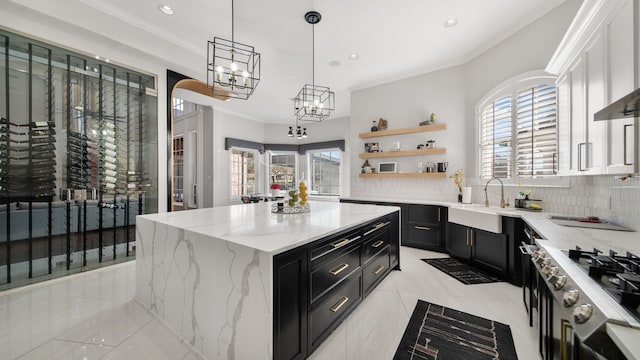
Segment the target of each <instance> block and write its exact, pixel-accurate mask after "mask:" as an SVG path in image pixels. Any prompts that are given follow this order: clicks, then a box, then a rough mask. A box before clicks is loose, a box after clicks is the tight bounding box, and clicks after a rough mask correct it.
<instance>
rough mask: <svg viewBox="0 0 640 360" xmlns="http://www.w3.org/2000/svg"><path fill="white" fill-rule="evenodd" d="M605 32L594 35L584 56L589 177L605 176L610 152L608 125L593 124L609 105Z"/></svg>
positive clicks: (602, 122) (596, 122)
mask: <svg viewBox="0 0 640 360" xmlns="http://www.w3.org/2000/svg"><path fill="white" fill-rule="evenodd" d="M604 49H605V47H604V36H603V35H602V32H597V33H596V34H594V36H593V38H592V39H591V42H590V43H589V44H588V45H587V49H586V52H585V56H584V61H585V62H586V89H585V90H586V104H585V105H586V111H587V113H586V117H585V122H586V134H585V135H586V136H585V138H586V141H585V142H586V145H585V146H584V148H585V150H584V151H586V154H585V157H586V160H587V161H588V163H587V164H586V167H585V169H586V170H585V171H586V172H587V173H588V174H602V173H603V172H604V170H605V164H604V158H605V156H606V151H605V147H604V143H605V140H606V131H607V128H606V125H607V123H606V122H604V121H593V115H594V114H595V113H596V112H598V111H600V110H601V109H602V108H604V107H605V105H606V101H605V99H606V84H605V79H604V75H605V66H604V63H605V54H606V53H605V51H604Z"/></svg>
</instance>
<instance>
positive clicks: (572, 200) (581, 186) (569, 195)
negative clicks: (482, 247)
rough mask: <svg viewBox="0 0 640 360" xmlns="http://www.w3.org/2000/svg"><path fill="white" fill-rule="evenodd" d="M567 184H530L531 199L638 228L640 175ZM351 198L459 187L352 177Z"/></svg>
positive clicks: (450, 194) (435, 193) (440, 196)
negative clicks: (545, 185)
mask: <svg viewBox="0 0 640 360" xmlns="http://www.w3.org/2000/svg"><path fill="white" fill-rule="evenodd" d="M569 183H570V184H571V185H570V186H569V187H535V186H530V189H531V190H532V192H533V193H532V195H531V197H532V198H535V199H540V200H542V201H543V205H544V209H545V211H546V212H549V213H556V214H563V215H569V216H591V215H593V216H599V217H601V218H607V219H608V218H612V221H614V220H615V222H617V223H619V224H621V225H624V226H627V227H630V228H632V229H636V230H640V206H638V203H639V202H640V178H637V177H636V178H631V179H628V180H626V181H622V180H620V179H618V178H616V177H614V176H575V177H571V178H570V182H569ZM351 185H352V186H351V196H352V197H369V198H375V199H397V200H407V201H410V200H437V201H457V198H458V189H457V188H456V186H455V185H453V183H452V182H451V180H450V179H426V180H425V179H396V180H392V179H360V178H358V177H354V178H352V179H351ZM472 188H473V191H472V199H473V202H474V203H484V183H483V184H482V185H473V186H472ZM504 191H505V199H509V203H510V205H511V206H513V203H514V199H515V198H516V195H517V194H518V191H519V190H518V188H517V187H513V186H511V187H505V189H504ZM488 195H489V202H490V204H491V205H497V204H498V202H499V199H500V188H499V187H495V186H491V187H489V189H488Z"/></svg>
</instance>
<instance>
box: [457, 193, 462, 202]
mask: <svg viewBox="0 0 640 360" xmlns="http://www.w3.org/2000/svg"><path fill="white" fill-rule="evenodd" d="M458 202H459V203H461V202H462V193H461V192H460V193H458Z"/></svg>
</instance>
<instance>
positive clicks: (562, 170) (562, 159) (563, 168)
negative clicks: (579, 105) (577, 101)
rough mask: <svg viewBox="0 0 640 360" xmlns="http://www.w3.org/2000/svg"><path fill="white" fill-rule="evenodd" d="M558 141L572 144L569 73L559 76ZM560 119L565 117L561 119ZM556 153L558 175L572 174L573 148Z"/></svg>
mask: <svg viewBox="0 0 640 360" xmlns="http://www.w3.org/2000/svg"><path fill="white" fill-rule="evenodd" d="M556 86H557V88H558V119H557V124H558V143H559V144H571V121H566V119H571V87H570V83H569V75H568V74H566V75H563V76H561V77H559V78H558V81H557V85H556ZM560 119H564V120H563V121H560ZM558 150H559V151H558V153H557V154H556V161H557V169H558V175H571V174H572V168H571V149H570V148H567V149H566V151H565V150H562V151H560V149H558Z"/></svg>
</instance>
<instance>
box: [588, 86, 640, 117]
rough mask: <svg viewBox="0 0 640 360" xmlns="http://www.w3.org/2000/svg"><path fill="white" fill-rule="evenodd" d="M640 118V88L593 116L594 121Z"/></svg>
mask: <svg viewBox="0 0 640 360" xmlns="http://www.w3.org/2000/svg"><path fill="white" fill-rule="evenodd" d="M628 117H640V88H637V89H635V90H634V91H632V92H631V93H630V94H628V95H626V96H624V97H623V98H621V99H619V100H618V101H614V102H613V103H611V104H610V105H609V106H607V107H605V108H604V109H602V110H600V111H598V112H597V113H595V114H594V115H593V120H594V121H601V120H613V119H622V118H628Z"/></svg>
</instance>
